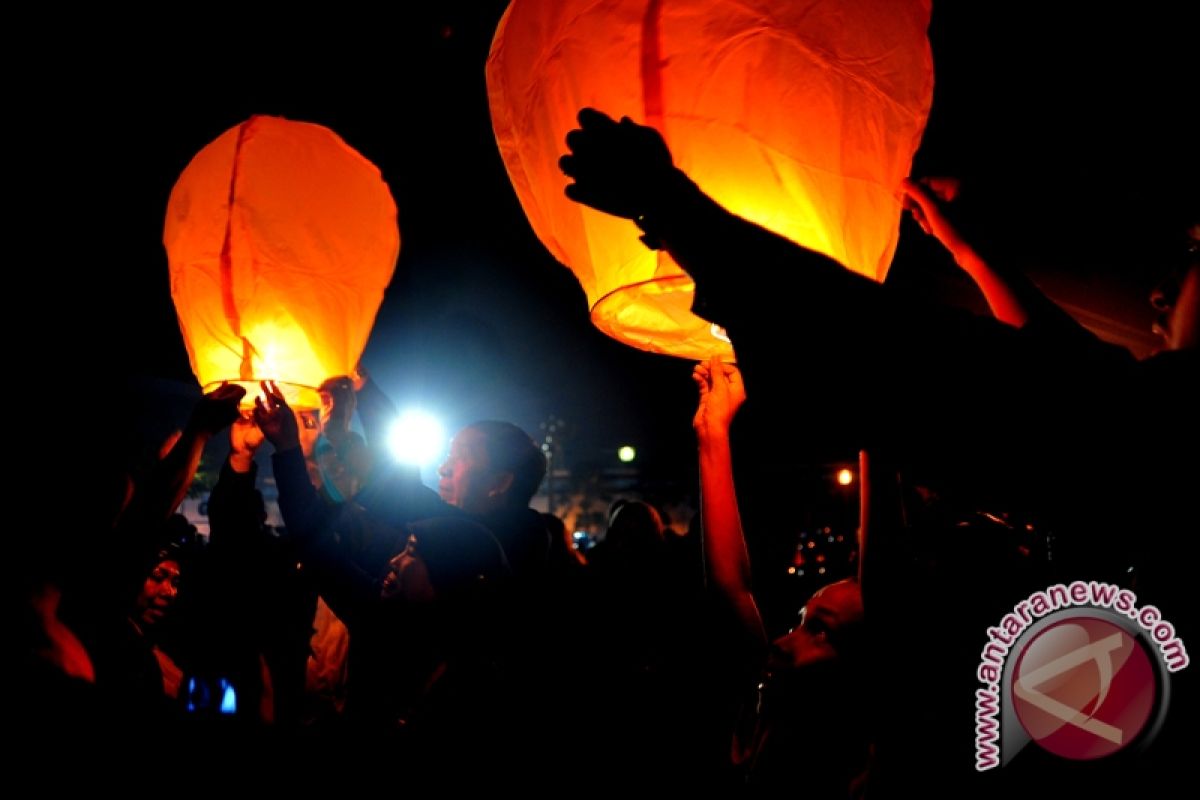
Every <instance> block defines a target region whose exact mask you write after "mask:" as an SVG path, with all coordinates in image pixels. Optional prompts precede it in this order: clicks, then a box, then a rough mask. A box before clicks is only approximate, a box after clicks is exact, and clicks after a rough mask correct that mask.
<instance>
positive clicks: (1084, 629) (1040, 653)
mask: <svg viewBox="0 0 1200 800" xmlns="http://www.w3.org/2000/svg"><path fill="white" fill-rule="evenodd" d="M1155 697H1156V687H1155V680H1154V669H1153V667H1152V666H1151V663H1150V657H1149V656H1148V655H1147V654H1146V650H1145V648H1144V647H1142V645H1141V644H1139V643H1138V641H1137V639H1135V638H1134V637H1133V636H1131V635H1130V634H1129V633H1128V632H1126V631H1125V629H1124V628H1122V627H1120V626H1119V625H1115V624H1113V623H1111V622H1106V621H1104V620H1101V619H1096V618H1094V617H1071V618H1068V619H1065V620H1063V621H1061V622H1056V623H1055V624H1053V625H1051V626H1049V627H1048V628H1046V629H1045V630H1043V631H1041V632H1039V633H1038V634H1037V635H1036V636H1034V637H1033V638H1031V639H1030V640H1029V642H1028V643H1027V644H1026V645H1025V647H1024V648H1023V649H1022V650H1021V654H1020V657H1019V658H1018V660H1017V665H1016V668H1015V669H1014V670H1013V673H1012V702H1013V708H1014V709H1015V710H1016V712H1017V718H1018V719H1019V720H1020V721H1021V725H1022V726H1023V727H1024V728H1025V730H1026V732H1027V733H1028V734H1029V736H1030V738H1032V739H1033V740H1034V741H1035V742H1037V743H1038V744H1039V745H1041V746H1042V747H1043V748H1045V749H1046V750H1049V751H1050V752H1051V753H1054V754H1055V755H1058V756H1062V757H1063V758H1072V759H1095V758H1103V757H1104V756H1107V755H1110V754H1112V753H1115V752H1117V751H1118V750H1120V749H1122V748H1124V747H1126V746H1127V745H1129V744H1130V743H1131V742H1133V741H1134V740H1135V739H1136V738H1137V736H1138V734H1139V733H1141V731H1142V728H1144V727H1145V726H1146V722H1147V721H1148V720H1149V719H1150V714H1151V712H1152V711H1153V710H1154V704H1155Z"/></svg>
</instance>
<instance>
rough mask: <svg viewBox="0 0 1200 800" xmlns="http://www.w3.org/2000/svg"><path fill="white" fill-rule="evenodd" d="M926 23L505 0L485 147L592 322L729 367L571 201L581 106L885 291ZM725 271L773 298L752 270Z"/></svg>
mask: <svg viewBox="0 0 1200 800" xmlns="http://www.w3.org/2000/svg"><path fill="white" fill-rule="evenodd" d="M929 15H930V3H929V0H798V1H797V2H786V3H782V2H778V0H738V2H723V1H720V0H693V1H692V2H684V1H683V0H679V1H678V2H669V3H668V2H661V1H660V0H651V1H650V2H647V0H640V2H639V1H635V0H601V1H600V2H596V0H513V2H512V3H511V4H510V5H509V7H508V10H507V11H506V12H505V14H504V17H503V18H502V19H501V21H500V25H499V27H498V28H497V31H496V35H495V38H494V39H493V42H492V49H491V54H490V56H489V58H488V64H487V81H488V96H489V101H490V104H491V113H492V124H493V127H494V130H495V134H496V140H497V142H498V144H499V147H500V153H501V156H502V158H503V159H504V163H505V166H506V167H507V169H508V174H509V177H510V178H511V179H512V182H513V186H514V188H515V189H516V192H517V197H518V198H519V199H520V202H521V205H522V207H523V208H524V210H525V213H526V215H527V216H528V218H529V221H530V224H531V225H532V226H533V230H534V232H535V233H536V234H537V236H538V238H539V239H541V241H542V243H543V244H545V246H546V247H547V248H548V249H549V250H550V252H551V253H552V254H553V255H554V257H555V258H557V259H558V260H559V261H561V262H562V263H563V264H566V265H567V266H568V267H569V268H570V269H571V270H572V271H573V272H574V273H575V275H576V277H577V278H578V279H579V282H580V283H581V284H582V286H583V289H584V291H585V293H586V294H587V298H588V304H589V306H590V308H591V315H592V321H593V322H594V323H595V325H596V326H597V327H599V328H600V329H601V330H602V331H604V332H605V333H607V334H609V335H610V336H612V337H614V338H616V339H618V340H620V341H623V342H626V343H627V344H630V345H633V346H634V347H639V348H642V349H645V350H650V351H654V352H660V353H668V354H672V355H677V356H683V357H687V358H693V359H702V358H706V357H708V356H709V355H711V354H713V353H714V352H715V353H719V354H721V355H722V356H724V357H730V356H731V352H730V350H729V344H728V342H727V341H725V340H723V339H722V338H719V336H717V335H715V332H714V330H713V328H712V326H710V325H709V324H708V323H707V322H705V321H703V320H701V319H699V318H698V317H696V316H694V315H693V314H692V313H691V311H690V307H691V301H692V295H693V292H694V284H693V283H692V281H691V279H690V278H689V277H688V276H687V275H686V274H685V273H684V272H683V271H682V270H681V269H680V268H679V267H678V265H676V264H675V263H674V262H673V261H672V259H671V258H670V256H668V255H666V254H665V253H662V252H651V251H649V250H647V249H646V248H645V247H644V246H643V245H642V244H641V243H640V242H639V241H638V239H637V232H636V231H635V230H634V228H633V223H631V222H629V221H627V220H622V219H617V218H614V217H611V216H608V215H606V214H602V213H600V212H597V211H594V210H592V209H589V208H586V207H584V206H581V205H578V204H576V203H573V202H571V201H570V200H568V199H567V198H566V197H564V195H563V187H564V186H565V185H566V183H567V182H568V181H567V179H566V178H564V177H563V175H562V174H561V173H560V172H559V170H558V166H557V162H558V157H559V156H560V155H562V153H563V152H565V149H566V147H565V144H564V139H565V137H566V134H567V133H568V132H569V131H570V130H571V129H572V128H575V127H577V122H576V114H577V113H578V111H579V109H580V108H583V107H585V106H590V107H593V108H596V109H599V110H600V111H604V112H606V113H608V114H610V115H612V116H614V117H620V116H629V117H630V118H632V119H633V120H634V121H635V122H639V123H642V124H646V125H651V126H653V127H654V128H656V129H658V130H659V132H661V133H662V134H663V136H664V138H665V139H666V141H667V144H668V145H669V147H670V148H671V152H672V154H673V156H674V158H675V163H676V165H678V166H679V167H680V168H681V169H682V170H683V171H684V172H686V173H687V174H688V176H689V177H691V178H692V179H693V180H694V181H696V183H697V184H699V186H700V188H701V189H702V190H703V191H704V192H705V193H706V194H708V195H709V196H711V197H712V198H713V199H714V200H716V201H717V202H718V203H720V204H721V205H722V206H724V207H725V208H726V209H728V210H729V211H731V212H733V213H734V214H737V215H739V216H741V217H743V218H745V219H748V220H751V221H753V222H756V223H758V224H759V225H762V226H763V227H765V228H768V229H770V230H772V231H774V232H776V233H778V234H780V235H782V236H785V237H787V238H788V239H791V240H792V241H795V242H798V243H800V244H803V245H805V246H806V247H809V248H812V249H814V250H817V251H819V252H821V253H825V254H826V255H829V256H831V257H832V258H834V259H836V260H837V261H838V262H840V263H841V264H843V265H845V266H847V267H849V268H850V269H853V270H854V271H856V272H859V273H861V274H863V275H867V276H870V277H871V278H874V279H876V280H883V278H884V276H885V275H886V272H887V268H888V265H889V264H890V263H891V260H892V255H893V254H894V252H895V248H896V243H897V239H898V235H899V223H900V214H901V198H900V182H901V179H903V178H904V177H905V176H906V175H908V172H909V169H910V167H911V163H912V157H913V154H914V153H915V152H916V148H917V146H918V144H919V142H920V137H921V133H922V131H923V130H924V126H925V121H926V119H927V117H928V114H929V106H930V102H931V100H932V95H933V62H932V57H931V54H930V50H929V41H928V36H927V33H926V31H927V28H928V25H929ZM729 268H730V269H731V270H737V271H738V272H739V274H744V275H745V276H746V280H747V281H752V282H753V284H754V286H755V287H756V288H757V290H758V291H761V292H763V293H764V295H765V294H766V293H769V292H771V291H773V290H776V289H775V286H776V283H775V281H774V280H773V276H771V275H768V274H761V273H757V272H755V265H754V264H753V263H739V264H730V265H729ZM787 335H788V326H787V322H786V320H780V336H787Z"/></svg>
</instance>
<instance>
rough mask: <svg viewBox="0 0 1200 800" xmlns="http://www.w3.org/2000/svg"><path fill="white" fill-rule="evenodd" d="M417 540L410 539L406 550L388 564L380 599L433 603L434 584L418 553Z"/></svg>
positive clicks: (411, 537)
mask: <svg viewBox="0 0 1200 800" xmlns="http://www.w3.org/2000/svg"><path fill="white" fill-rule="evenodd" d="M416 544H417V543H416V538H415V537H413V536H409V537H408V544H407V545H406V546H405V548H404V549H403V550H402V551H400V552H399V553H397V554H396V555H394V556H392V560H391V561H389V562H388V571H387V575H385V576H384V578H383V586H382V587H381V588H380V590H379V595H380V597H382V598H384V599H385V600H390V599H392V598H395V597H402V598H404V599H405V600H407V601H409V602H411V603H429V602H432V601H433V598H434V594H433V584H432V583H431V582H430V580H429V569H428V567H426V566H425V562H424V561H422V560H421V557H420V556H419V555H417V552H416Z"/></svg>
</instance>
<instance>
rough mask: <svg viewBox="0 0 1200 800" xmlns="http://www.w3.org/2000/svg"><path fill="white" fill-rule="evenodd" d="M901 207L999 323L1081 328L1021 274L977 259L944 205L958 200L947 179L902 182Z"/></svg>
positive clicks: (955, 185) (954, 184)
mask: <svg viewBox="0 0 1200 800" xmlns="http://www.w3.org/2000/svg"><path fill="white" fill-rule="evenodd" d="M903 185H904V194H905V200H904V206H905V208H907V209H908V210H909V211H910V212H911V213H912V215H913V219H915V220H916V222H917V224H918V225H920V226H921V230H923V231H925V233H927V234H929V235H930V236H933V237H934V238H935V239H937V240H938V241H939V242H941V244H942V246H943V247H945V248H946V250H947V251H949V253H950V255H951V256H953V257H954V261H955V263H956V264H958V266H959V267H961V268H962V270H963V272H965V273H967V275H969V276H970V278H971V280H973V281H974V282H975V285H976V286H978V287H979V290H980V291H981V292H983V297H984V299H985V300H986V301H987V304H988V307H989V308H990V309H991V310H992V314H993V315H994V316H995V317H996V319H998V320H1000V321H1001V322H1007V323H1008V324H1009V325H1012V326H1013V327H1016V328H1020V327H1023V326H1024V325H1025V324H1026V323H1028V322H1030V321H1036V322H1039V323H1050V324H1053V325H1064V326H1067V327H1069V328H1076V329H1078V328H1080V326H1079V324H1078V323H1077V322H1075V320H1074V319H1072V318H1071V316H1070V315H1068V314H1067V313H1066V312H1065V311H1063V310H1062V309H1061V308H1059V307H1058V306H1057V305H1056V304H1055V303H1054V301H1053V300H1051V299H1050V298H1049V297H1047V296H1046V295H1045V294H1044V293H1043V292H1042V290H1041V289H1039V288H1038V287H1037V286H1036V285H1035V284H1034V282H1033V281H1031V280H1029V278H1028V276H1026V275H1025V274H1024V273H1022V272H1020V271H1018V270H1015V269H1012V268H1008V267H1004V266H1003V265H1002V264H1000V263H993V262H990V261H988V260H986V259H985V258H984V257H983V256H982V255H980V253H979V251H978V249H977V248H976V247H975V246H974V245H973V244H971V242H969V241H967V239H966V238H965V237H964V236H963V234H962V232H961V231H960V230H959V228H958V226H956V225H955V224H954V223H953V222H952V221H951V219H950V215H949V214H948V210H947V204H948V203H951V202H953V200H954V198H955V197H956V196H957V194H958V182H957V181H956V180H954V179H952V178H922V179H920V180H916V181H914V180H911V179H910V180H905V181H904V184H903Z"/></svg>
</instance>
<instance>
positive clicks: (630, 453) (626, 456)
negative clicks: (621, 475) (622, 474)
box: [617, 445, 637, 464]
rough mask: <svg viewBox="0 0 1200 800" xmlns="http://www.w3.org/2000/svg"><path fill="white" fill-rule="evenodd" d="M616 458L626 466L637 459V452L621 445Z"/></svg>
mask: <svg viewBox="0 0 1200 800" xmlns="http://www.w3.org/2000/svg"><path fill="white" fill-rule="evenodd" d="M617 458H619V459H621V463H623V464H628V463H629V462H630V461H633V460H634V459H635V458H637V450H634V449H633V448H632V447H630V446H629V445H623V446H621V447H619V448H617Z"/></svg>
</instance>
